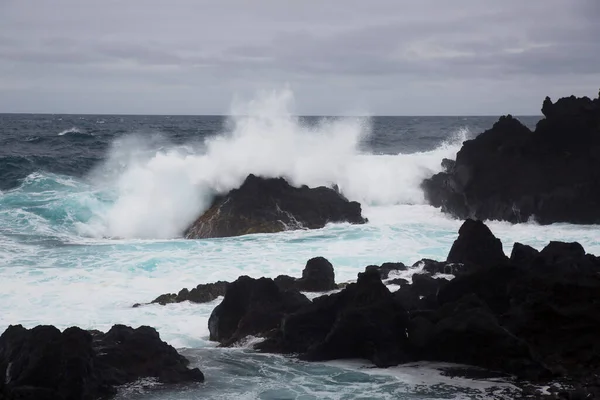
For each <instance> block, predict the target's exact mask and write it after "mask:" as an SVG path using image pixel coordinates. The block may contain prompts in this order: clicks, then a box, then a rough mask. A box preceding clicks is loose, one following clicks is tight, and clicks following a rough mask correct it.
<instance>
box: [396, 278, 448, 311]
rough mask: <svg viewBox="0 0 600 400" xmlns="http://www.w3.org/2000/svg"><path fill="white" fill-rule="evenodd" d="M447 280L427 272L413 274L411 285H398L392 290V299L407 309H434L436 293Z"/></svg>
mask: <svg viewBox="0 0 600 400" xmlns="http://www.w3.org/2000/svg"><path fill="white" fill-rule="evenodd" d="M448 282H449V281H448V280H447V279H443V278H437V279H436V278H433V277H431V276H430V275H428V274H414V275H413V276H412V285H405V286H402V287H400V289H398V290H397V291H396V292H394V299H395V301H396V302H398V303H399V304H400V305H401V306H402V307H403V308H404V309H405V310H408V311H415V310H430V309H435V308H437V306H438V300H437V294H438V292H439V290H440V288H441V287H443V286H444V285H445V284H447V283H448Z"/></svg>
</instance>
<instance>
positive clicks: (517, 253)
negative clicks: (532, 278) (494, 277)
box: [510, 243, 540, 267]
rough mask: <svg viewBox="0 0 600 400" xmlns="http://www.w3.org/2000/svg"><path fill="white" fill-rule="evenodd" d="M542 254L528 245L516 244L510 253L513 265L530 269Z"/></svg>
mask: <svg viewBox="0 0 600 400" xmlns="http://www.w3.org/2000/svg"><path fill="white" fill-rule="evenodd" d="M539 254H540V252H539V251H537V250H536V249H534V248H533V247H531V246H527V245H526V244H521V243H515V244H514V245H513V248H512V252H511V253H510V262H511V264H513V265H518V266H521V267H528V266H530V265H531V263H532V262H533V261H534V260H535V259H536V258H537V256H539Z"/></svg>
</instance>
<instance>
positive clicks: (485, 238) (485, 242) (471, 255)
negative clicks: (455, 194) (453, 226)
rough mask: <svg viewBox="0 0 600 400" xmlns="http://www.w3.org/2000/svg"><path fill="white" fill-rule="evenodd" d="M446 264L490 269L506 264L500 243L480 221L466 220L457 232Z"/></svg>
mask: <svg viewBox="0 0 600 400" xmlns="http://www.w3.org/2000/svg"><path fill="white" fill-rule="evenodd" d="M447 261H448V262H450V263H461V264H465V265H471V266H480V267H490V266H494V265H504V264H508V261H509V260H508V257H506V255H505V254H504V250H503V249H502V242H501V241H500V239H498V238H496V236H494V234H493V233H492V231H490V229H489V228H488V227H487V226H486V225H485V224H484V223H483V222H481V221H475V220H472V219H467V220H466V221H465V222H464V223H463V224H462V226H461V227H460V229H459V231H458V239H456V240H455V241H454V244H453V245H452V248H451V249H450V253H448V259H447Z"/></svg>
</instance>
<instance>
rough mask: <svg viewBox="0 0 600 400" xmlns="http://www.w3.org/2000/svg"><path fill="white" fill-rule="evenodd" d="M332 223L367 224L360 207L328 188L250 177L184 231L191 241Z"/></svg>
mask: <svg viewBox="0 0 600 400" xmlns="http://www.w3.org/2000/svg"><path fill="white" fill-rule="evenodd" d="M330 222H349V223H352V224H364V223H366V222H367V220H366V219H365V218H363V217H362V215H361V207H360V204H359V203H357V202H354V201H348V200H347V199H346V198H345V197H344V196H343V195H341V194H340V193H338V192H337V191H335V190H334V189H331V188H328V187H324V186H321V187H317V188H309V187H308V186H302V187H298V188H297V187H293V186H291V185H290V184H289V183H288V182H286V181H285V180H284V179H283V178H261V177H257V176H255V175H252V174H251V175H248V177H247V178H246V180H245V181H244V183H243V184H242V185H241V186H240V187H239V188H238V189H234V190H232V191H230V192H229V193H228V194H226V195H223V196H217V197H216V198H215V199H214V201H213V203H212V205H211V207H210V208H209V209H208V210H206V212H204V214H202V215H201V216H200V217H199V218H198V219H197V220H196V221H195V222H194V223H193V224H192V225H191V226H190V227H189V228H188V229H187V231H186V232H185V237H186V238H188V239H203V238H217V237H228V236H239V235H246V234H250V233H273V232H281V231H284V230H291V229H318V228H323V227H324V226H325V225H326V224H327V223H330Z"/></svg>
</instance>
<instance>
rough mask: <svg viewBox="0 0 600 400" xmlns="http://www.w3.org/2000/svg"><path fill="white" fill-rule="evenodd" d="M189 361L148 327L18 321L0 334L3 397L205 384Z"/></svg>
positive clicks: (45, 399) (85, 395)
mask: <svg viewBox="0 0 600 400" xmlns="http://www.w3.org/2000/svg"><path fill="white" fill-rule="evenodd" d="M188 363H189V362H188V360H187V359H185V358H184V357H183V356H181V355H179V354H178V353H177V351H176V350H175V349H174V348H173V347H171V346H169V345H168V344H166V343H165V342H163V341H162V340H160V337H159V335H158V333H157V332H156V330H154V329H153V328H150V327H147V326H142V327H139V328H137V329H133V328H130V327H127V326H123V325H115V326H113V327H112V328H111V329H110V330H109V331H108V332H107V333H102V332H98V331H91V332H88V331H84V330H82V329H80V328H76V327H73V328H68V329H65V330H64V331H63V332H61V331H60V330H58V329H57V328H55V327H53V326H37V327H35V328H33V329H26V328H24V327H22V326H21V325H14V326H10V327H9V328H8V329H6V331H5V332H4V333H3V334H2V336H0V376H2V379H0V398H1V399H19V400H56V399H65V400H66V399H81V400H93V399H100V398H103V399H104V398H107V397H110V396H113V395H115V394H116V392H117V387H118V386H121V385H124V384H127V383H132V382H135V381H136V380H139V379H141V378H156V379H157V380H158V381H160V382H163V383H184V382H202V381H203V380H204V375H203V374H202V372H200V370H199V369H198V368H194V369H189V368H188V367H187V366H188Z"/></svg>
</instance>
